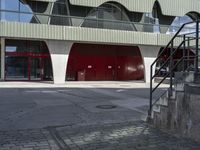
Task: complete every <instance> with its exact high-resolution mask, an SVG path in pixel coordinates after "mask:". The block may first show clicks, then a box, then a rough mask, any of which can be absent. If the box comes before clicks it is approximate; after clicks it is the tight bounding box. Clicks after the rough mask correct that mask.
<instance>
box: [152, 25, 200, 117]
mask: <svg viewBox="0 0 200 150" xmlns="http://www.w3.org/2000/svg"><path fill="white" fill-rule="evenodd" d="M194 23H195V24H196V28H195V32H190V33H184V34H180V33H181V31H182V30H183V29H184V27H185V26H187V25H191V24H194ZM177 38H180V39H182V41H181V42H180V44H179V45H178V46H177V47H175V42H177V41H175V40H177ZM191 41H193V43H194V44H193V45H194V46H195V54H194V55H192V56H191V55H190V47H191ZM180 49H182V51H183V53H182V57H181V58H179V59H176V63H174V56H175V55H176V53H177V52H178V51H179V50H180ZM167 51H168V52H169V55H168V56H167V58H165V61H164V62H163V64H162V65H161V66H160V68H159V69H158V70H155V73H154V68H155V66H156V64H157V63H158V62H159V61H160V60H161V59H162V60H163V55H164V53H166V52H167ZM198 59H199V21H195V22H188V23H185V24H183V25H182V26H181V27H180V29H179V30H178V31H177V33H176V34H175V35H174V36H173V38H172V39H171V40H170V41H169V43H168V44H167V46H166V47H165V48H164V49H163V50H162V51H161V52H160V53H159V55H158V57H157V58H156V59H155V61H154V62H153V63H152V64H151V72H150V102H149V103H150V104H149V112H148V115H149V117H151V113H152V108H153V106H154V105H155V104H156V102H157V101H158V100H159V98H158V99H157V100H155V101H154V102H153V94H154V92H155V91H156V90H157V89H158V87H159V86H160V85H161V84H162V83H163V82H164V81H165V80H166V78H167V77H169V81H170V83H169V84H170V87H169V96H172V90H173V76H174V72H175V70H176V68H177V66H178V65H179V64H180V63H182V66H183V67H182V70H179V71H186V70H188V67H189V65H190V62H191V61H194V66H195V68H194V72H195V73H198ZM186 62H187V63H186ZM166 66H168V68H169V69H168V72H167V73H166V74H165V75H164V76H163V77H162V78H161V80H160V81H159V82H158V83H157V85H156V86H155V87H153V82H154V79H155V78H156V77H157V75H158V74H159V73H160V72H161V70H162V69H164V68H165V67H166Z"/></svg>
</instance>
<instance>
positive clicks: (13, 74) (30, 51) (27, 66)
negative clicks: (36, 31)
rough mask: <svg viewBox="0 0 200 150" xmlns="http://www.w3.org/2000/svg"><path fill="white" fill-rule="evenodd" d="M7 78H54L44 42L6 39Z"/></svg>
mask: <svg viewBox="0 0 200 150" xmlns="http://www.w3.org/2000/svg"><path fill="white" fill-rule="evenodd" d="M5 79H6V80H31V81H37V80H38V81H40V80H52V79H53V75H52V67H51V59H50V54H49V51H48V48H47V46H46V44H45V43H44V42H39V41H27V40H20V41H19V40H6V42H5Z"/></svg>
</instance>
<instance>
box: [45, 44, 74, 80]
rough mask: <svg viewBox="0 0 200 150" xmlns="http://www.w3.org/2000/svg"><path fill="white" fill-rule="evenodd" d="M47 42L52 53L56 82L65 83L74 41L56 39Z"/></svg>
mask: <svg viewBox="0 0 200 150" xmlns="http://www.w3.org/2000/svg"><path fill="white" fill-rule="evenodd" d="M46 43H47V46H48V48H49V52H50V55H51V62H52V68H53V79H54V84H63V83H65V76H66V68H67V63H68V57H69V52H70V50H71V47H72V44H73V43H72V42H68V41H56V40H48V41H46Z"/></svg>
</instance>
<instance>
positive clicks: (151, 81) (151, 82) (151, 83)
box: [148, 66, 153, 119]
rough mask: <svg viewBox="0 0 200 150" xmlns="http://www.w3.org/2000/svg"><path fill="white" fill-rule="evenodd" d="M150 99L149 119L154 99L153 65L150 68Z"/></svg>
mask: <svg viewBox="0 0 200 150" xmlns="http://www.w3.org/2000/svg"><path fill="white" fill-rule="evenodd" d="M150 69H151V70H150V101H149V112H148V117H149V119H150V118H151V112H152V99H153V97H152V96H153V95H152V89H153V87H152V86H153V79H152V76H153V75H152V72H153V71H152V69H153V66H151V68H150Z"/></svg>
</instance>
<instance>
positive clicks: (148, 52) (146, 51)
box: [139, 46, 161, 83]
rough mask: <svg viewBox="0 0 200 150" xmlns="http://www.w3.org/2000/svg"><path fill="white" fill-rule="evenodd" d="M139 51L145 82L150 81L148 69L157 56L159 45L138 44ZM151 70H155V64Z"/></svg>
mask: <svg viewBox="0 0 200 150" xmlns="http://www.w3.org/2000/svg"><path fill="white" fill-rule="evenodd" d="M139 48H140V52H141V55H142V58H143V61H144V66H145V73H144V75H145V82H146V83H150V69H151V64H152V63H153V62H154V60H155V59H156V58H157V55H158V53H159V50H160V48H161V47H158V46H139ZM153 72H155V66H154V68H153Z"/></svg>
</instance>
